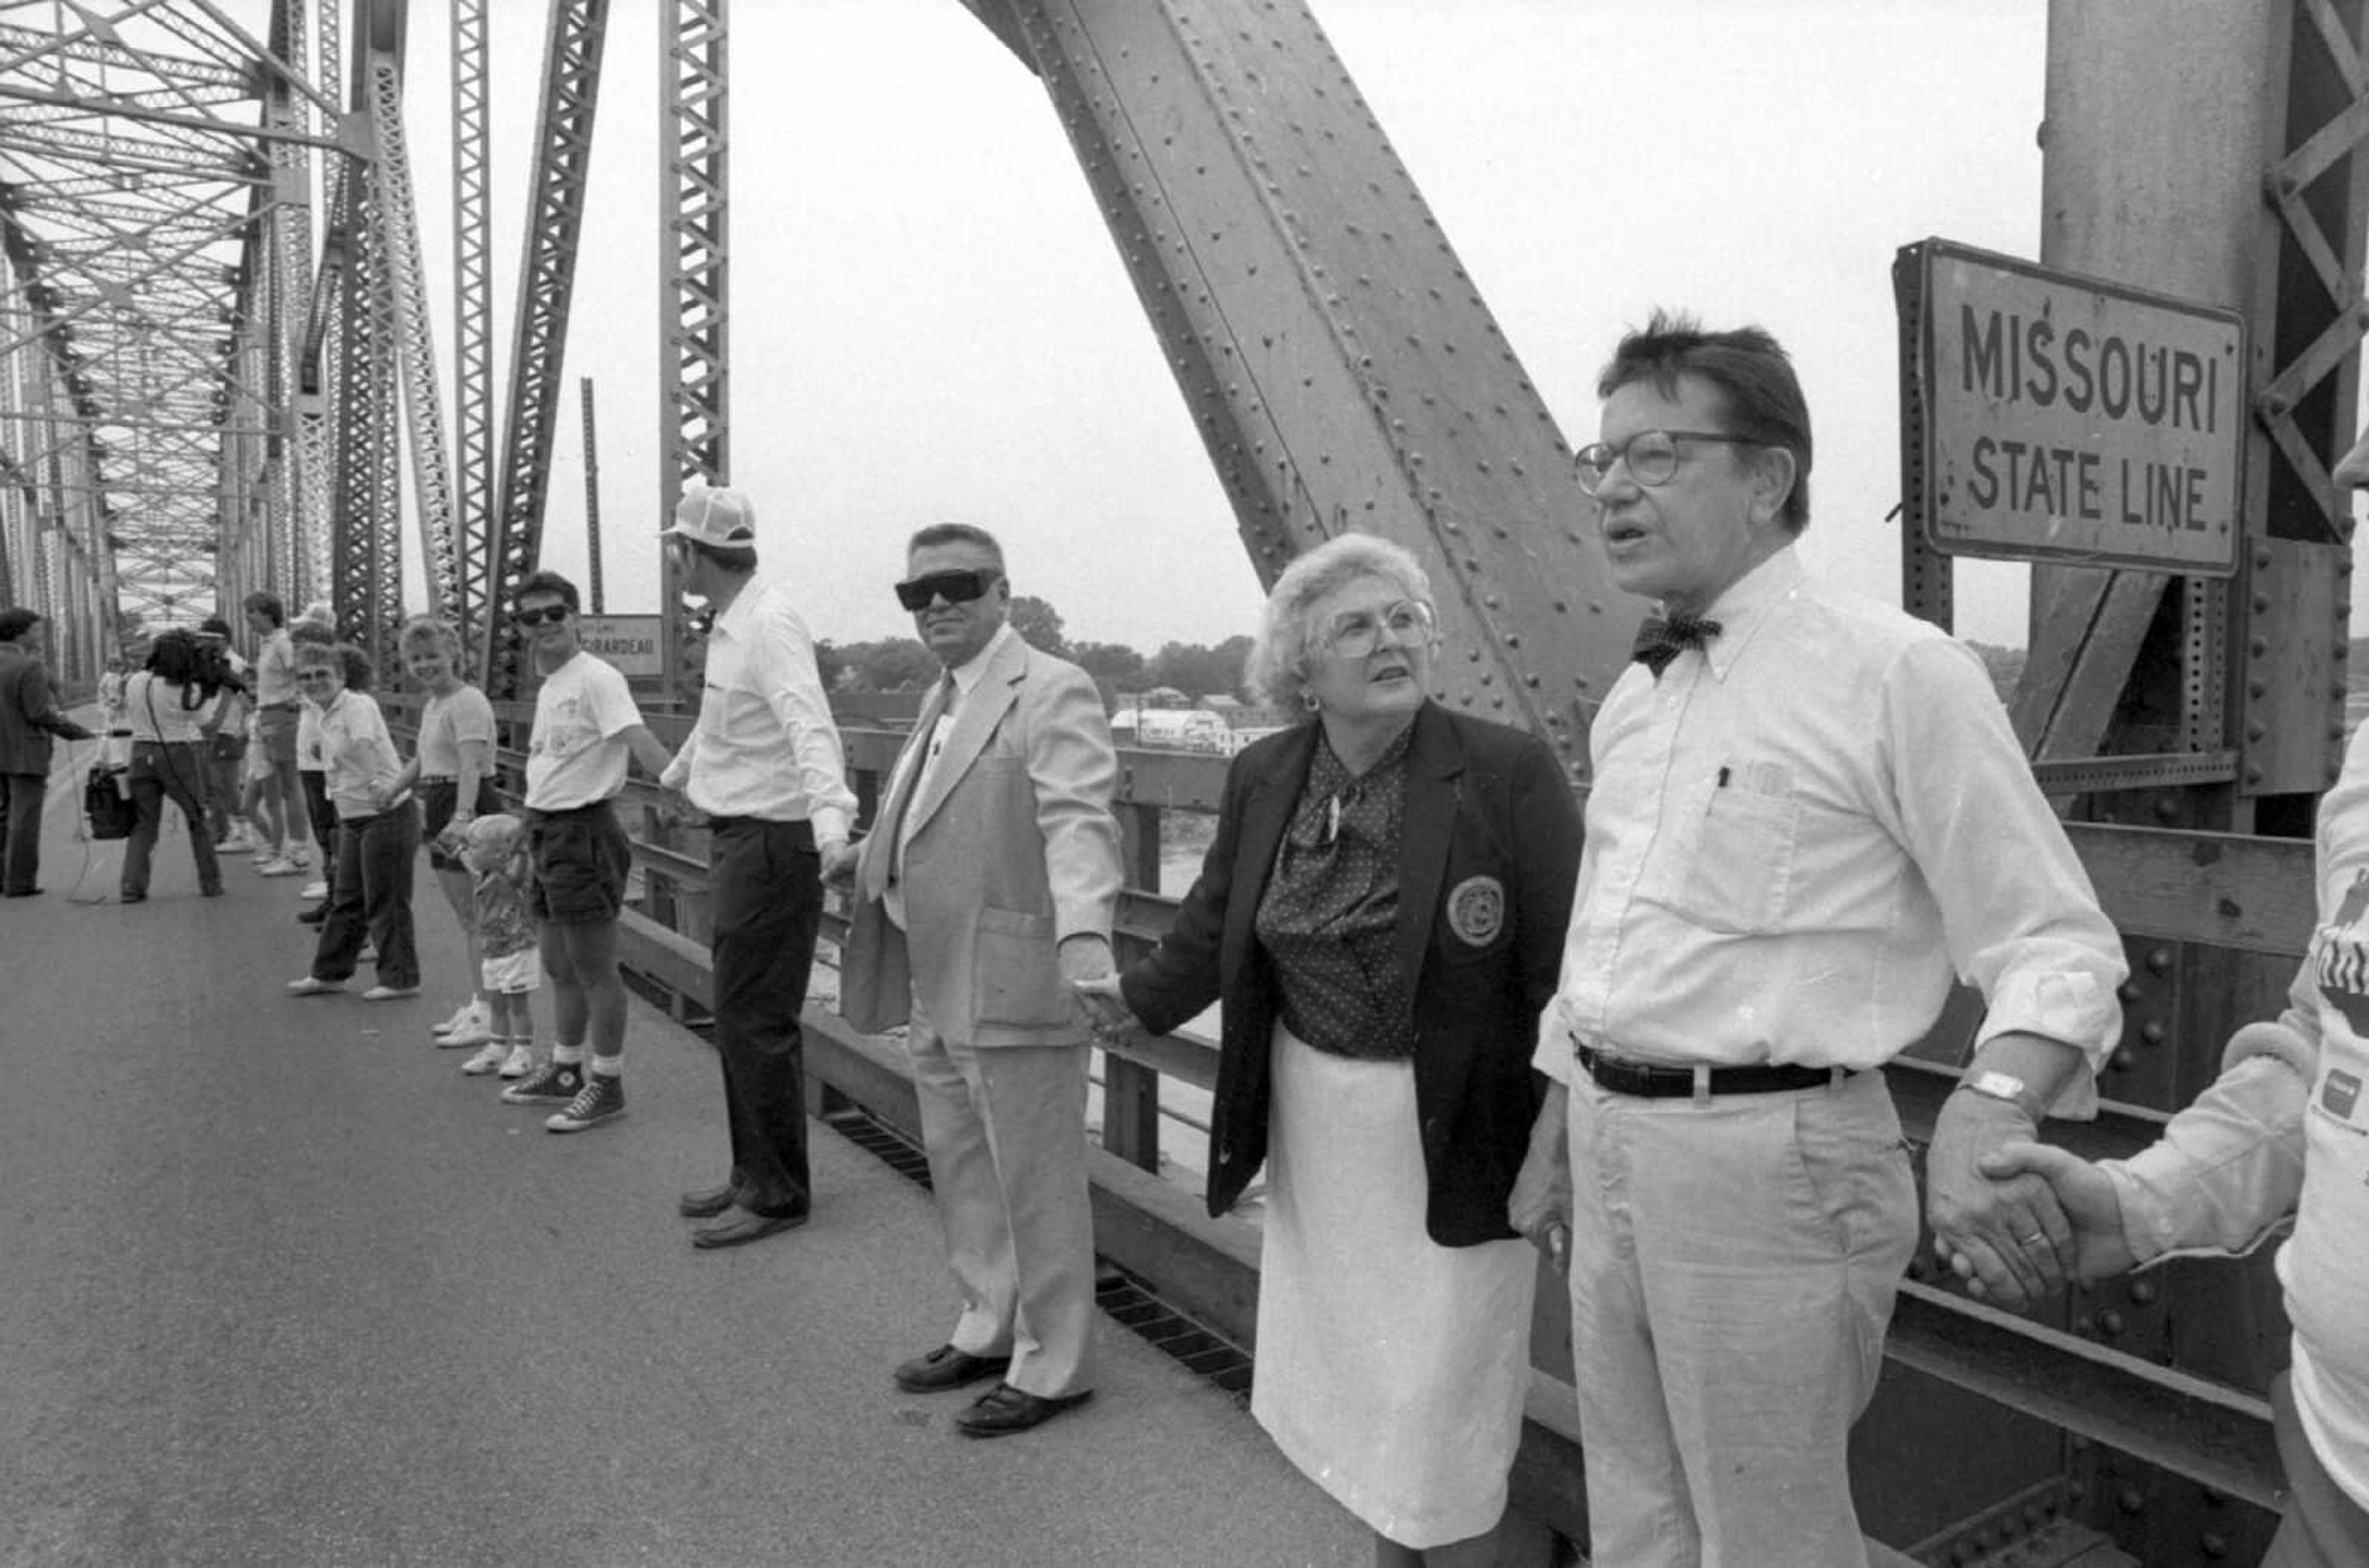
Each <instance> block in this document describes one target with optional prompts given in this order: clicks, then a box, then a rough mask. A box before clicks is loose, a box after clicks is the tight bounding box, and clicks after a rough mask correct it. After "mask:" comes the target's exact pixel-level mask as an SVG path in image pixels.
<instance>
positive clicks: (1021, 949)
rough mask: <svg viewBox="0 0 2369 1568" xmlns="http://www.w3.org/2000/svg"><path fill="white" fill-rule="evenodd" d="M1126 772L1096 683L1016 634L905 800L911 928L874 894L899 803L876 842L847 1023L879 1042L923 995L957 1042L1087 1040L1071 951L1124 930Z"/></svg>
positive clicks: (918, 733)
mask: <svg viewBox="0 0 2369 1568" xmlns="http://www.w3.org/2000/svg"><path fill="white" fill-rule="evenodd" d="M922 718H923V720H924V721H925V722H923V723H921V724H917V725H916V726H915V727H914V729H913V734H912V737H911V738H910V739H909V740H907V742H906V750H907V751H908V752H909V753H910V752H911V751H913V750H915V749H916V748H921V747H926V746H928V745H929V743H930V731H931V729H932V728H933V726H934V720H935V713H934V711H933V710H925V711H924V713H923V715H922ZM918 761H920V759H919V758H913V759H911V760H910V761H905V760H903V759H900V766H911V765H914V764H916V763H918ZM1117 774H1118V763H1117V758H1116V756H1115V755H1114V753H1113V752H1112V750H1111V740H1110V724H1109V720H1108V719H1107V718H1106V717H1105V716H1104V713H1103V704H1102V697H1101V695H1100V694H1099V693H1098V692H1096V691H1095V690H1094V683H1093V678H1092V677H1090V676H1089V675H1087V674H1086V672H1085V671H1084V670H1080V669H1079V668H1078V667H1077V666H1076V665H1074V664H1070V663H1069V662H1068V661H1066V660H1064V659H1059V658H1054V657H1052V656H1051V655H1050V654H1047V653H1042V652H1039V651H1038V650H1037V649H1036V648H1033V647H1029V646H1028V644H1026V643H1025V642H1023V641H1021V640H1020V639H1019V638H1018V637H1010V638H1006V639H1005V640H1004V642H1003V643H1002V645H1001V647H1000V648H999V649H998V650H997V651H996V652H995V653H994V654H993V655H991V656H990V658H989V661H988V665H987V668H986V670H984V671H982V672H981V675H980V678H979V682H978V685H977V686H976V687H974V688H973V689H972V691H971V692H970V695H969V696H968V697H967V699H965V700H964V702H963V704H962V705H961V707H960V708H959V710H958V711H957V713H956V718H955V723H954V727H953V729H952V731H951V733H949V734H948V736H947V738H946V744H945V750H944V751H943V752H941V753H940V755H939V757H938V760H937V761H936V763H935V764H934V765H933V767H932V768H931V770H930V774H929V777H928V778H927V779H925V780H923V781H922V783H921V788H920V789H919V790H918V791H917V792H916V793H915V794H914V795H913V796H912V798H911V799H910V800H909V801H908V802H907V803H906V807H905V818H906V821H907V823H908V824H909V826H907V827H906V829H905V830H904V831H905V838H906V844H905V859H904V866H903V878H902V889H903V895H904V905H905V929H904V930H903V931H901V932H900V931H898V929H897V927H896V925H895V924H894V923H893V922H891V921H889V919H888V918H887V913H886V911H885V910H883V909H882V908H881V905H880V902H879V900H878V899H876V898H872V897H869V896H867V890H869V889H873V888H876V887H880V886H881V885H882V884H883V883H884V882H885V881H886V880H887V875H886V874H887V870H888V867H889V865H890V864H893V862H887V861H885V860H884V858H883V857H887V856H892V855H893V854H894V853H896V847H897V846H896V839H897V837H898V825H897V824H895V823H892V822H889V821H887V815H888V812H889V809H890V807H892V806H893V805H894V799H893V796H892V797H887V798H885V799H884V801H883V804H882V807H881V816H882V820H881V821H879V822H878V823H876V824H875V831H873V832H872V833H871V834H870V835H869V836H868V837H867V838H865V840H864V844H863V848H862V851H861V853H860V855H859V858H858V860H857V863H856V872H855V884H856V889H857V892H856V903H855V908H854V910H853V914H852V915H851V917H850V919H849V925H848V938H847V945H846V949H845V952H844V953H843V954H842V956H841V976H840V1011H841V1013H842V1014H843V1015H845V1017H846V1018H847V1020H848V1022H850V1023H851V1024H854V1025H855V1026H856V1027H857V1028H859V1029H863V1030H864V1031H866V1032H868V1033H877V1032H879V1031H880V1030H883V1029H886V1028H888V1027H890V1026H892V1025H894V1024H901V1023H903V1022H905V1020H906V1016H907V1013H908V1011H909V1008H910V997H911V994H912V992H913V991H915V990H918V992H919V993H920V996H921V1004H922V1006H923V1007H924V1008H926V1009H927V1010H928V1013H929V1015H930V1019H931V1021H932V1023H933V1024H935V1026H936V1027H937V1030H938V1032H939V1033H940V1034H941V1035H943V1036H944V1037H945V1038H947V1039H950V1040H957V1041H960V1042H962V1043H964V1044H966V1045H971V1046H1060V1045H1078V1044H1081V1043H1083V1042H1084V1040H1085V1039H1086V1027H1085V1024H1084V1023H1083V1021H1082V1020H1081V1017H1080V1016H1079V1013H1078V1011H1077V1009H1076V1007H1075V1006H1074V1004H1073V1003H1072V1001H1071V1000H1070V994H1069V990H1068V988H1067V987H1066V986H1064V985H1063V984H1062V982H1061V968H1060V959H1059V951H1058V949H1059V943H1060V940H1061V938H1063V937H1065V936H1070V935H1075V934H1078V933H1089V932H1091V933H1094V934H1096V935H1099V936H1102V937H1104V938H1107V937H1108V936H1109V935H1110V929H1111V915H1112V911H1113V910H1114V909H1115V908H1116V904H1117V902H1118V894H1119V888H1120V886H1121V884H1122V882H1123V880H1124V878H1123V876H1122V874H1121V871H1120V864H1119V845H1118V824H1117V823H1116V821H1115V820H1114V819H1113V818H1112V817H1111V811H1110V799H1111V789H1112V786H1113V784H1115V783H1116V779H1117ZM891 776H892V777H893V776H894V775H893V774H892V775H891Z"/></svg>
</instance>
